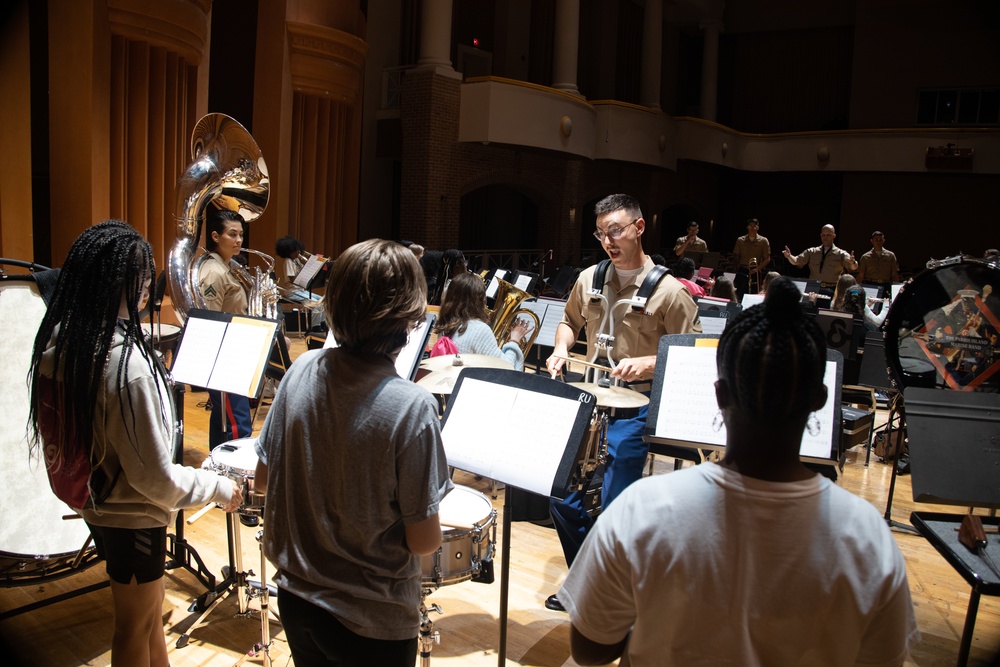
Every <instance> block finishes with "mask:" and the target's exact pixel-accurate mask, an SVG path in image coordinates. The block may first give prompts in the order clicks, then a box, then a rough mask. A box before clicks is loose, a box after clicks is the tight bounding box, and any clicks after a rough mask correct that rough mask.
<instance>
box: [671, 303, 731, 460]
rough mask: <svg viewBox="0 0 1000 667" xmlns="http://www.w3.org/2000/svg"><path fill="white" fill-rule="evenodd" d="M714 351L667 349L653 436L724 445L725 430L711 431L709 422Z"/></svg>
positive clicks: (714, 406) (713, 405)
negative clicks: (661, 390) (661, 391)
mask: <svg viewBox="0 0 1000 667" xmlns="http://www.w3.org/2000/svg"><path fill="white" fill-rule="evenodd" d="M716 319H724V318H716ZM715 352H716V348H714V347H685V346H681V345H672V346H671V347H670V352H669V353H668V354H667V363H666V367H665V368H664V375H663V393H661V394H660V406H659V409H660V411H659V413H657V416H656V433H655V435H656V436H657V437H660V438H670V439H671V440H681V441H685V442H697V443H702V444H711V445H720V446H724V445H725V444H726V427H725V426H723V427H722V428H721V429H719V430H718V431H714V430H712V421H713V420H714V419H715V414H716V413H717V412H718V411H719V404H718V403H717V402H716V400H715V381H716V380H717V379H718V374H717V372H716V368H715Z"/></svg>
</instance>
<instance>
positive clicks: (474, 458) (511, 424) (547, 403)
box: [441, 368, 596, 667]
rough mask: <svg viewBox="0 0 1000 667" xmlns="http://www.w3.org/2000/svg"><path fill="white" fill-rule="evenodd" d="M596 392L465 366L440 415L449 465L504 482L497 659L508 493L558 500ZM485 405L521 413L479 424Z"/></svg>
mask: <svg viewBox="0 0 1000 667" xmlns="http://www.w3.org/2000/svg"><path fill="white" fill-rule="evenodd" d="M595 403H596V399H595V398H594V395H593V394H591V393H589V392H585V391H581V390H580V389H579V388H577V387H573V386H572V385H567V384H565V383H562V382H557V381H556V380H551V379H549V378H547V377H544V376H542V375H535V374H531V373H519V372H517V371H513V370H501V369H496V368H466V369H465V370H463V371H462V372H461V374H460V375H459V376H458V382H457V383H456V384H455V388H454V390H453V391H452V394H451V400H449V401H448V407H447V410H446V411H445V414H444V419H443V421H442V427H441V435H442V438H443V439H444V448H445V452H446V453H447V455H448V464H449V465H451V466H454V467H456V468H460V469H462V470H466V471H468V472H471V473H474V474H477V475H482V476H483V477H488V478H490V479H494V480H497V481H499V482H503V483H504V484H506V485H507V489H508V493H506V494H504V511H503V546H502V548H501V566H500V587H501V588H500V639H499V646H498V649H497V658H498V664H499V665H500V666H501V667H503V665H505V664H506V661H507V601H508V588H509V579H510V536H511V507H510V493H509V491H510V490H511V489H512V488H513V487H516V488H520V489H524V490H526V491H531V492H534V493H538V494H541V495H545V496H554V497H556V498H563V497H565V495H566V491H567V489H568V487H569V485H570V482H571V480H572V479H573V476H574V471H575V469H576V468H577V466H578V462H579V450H580V447H581V446H582V445H583V443H584V439H585V437H586V435H587V428H588V425H589V423H590V417H591V415H592V413H593V411H594V405H595ZM485 406H490V409H491V410H493V411H497V412H499V413H501V414H517V415H518V416H519V419H517V420H514V419H500V420H497V421H496V422H495V423H493V424H491V425H490V428H489V429H486V430H484V429H483V428H482V426H483V410H484V408H485Z"/></svg>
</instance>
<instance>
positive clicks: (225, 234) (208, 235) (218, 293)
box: [198, 206, 253, 450]
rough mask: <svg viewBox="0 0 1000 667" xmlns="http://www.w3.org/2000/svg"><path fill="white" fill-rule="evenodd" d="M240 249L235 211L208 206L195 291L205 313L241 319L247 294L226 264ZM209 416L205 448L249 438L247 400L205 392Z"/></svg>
mask: <svg viewBox="0 0 1000 667" xmlns="http://www.w3.org/2000/svg"><path fill="white" fill-rule="evenodd" d="M242 246H243V218H242V217H241V216H240V214H239V213H236V212H235V211H227V210H219V209H217V208H215V207H214V206H208V207H207V209H206V211H205V247H206V248H207V249H208V253H209V259H207V260H205V263H204V264H202V267H201V274H200V282H199V285H198V286H199V288H200V289H201V295H202V297H204V299H205V306H206V307H207V308H208V309H209V310H215V311H219V312H223V313H234V314H237V315H245V314H246V312H247V293H246V292H245V291H244V290H243V285H241V284H240V281H239V280H237V279H236V276H234V275H233V274H232V271H231V269H230V266H229V260H231V259H232V258H233V257H235V256H236V255H237V254H239V252H240V248H241V247H242ZM208 395H209V396H210V397H211V400H212V414H211V416H210V417H209V428H208V448H209V450H213V449H215V448H216V447H218V446H219V445H221V444H222V443H224V442H229V441H230V440H236V439H238V438H249V437H250V433H251V432H252V431H253V423H252V422H251V419H250V399H248V398H247V397H246V396H239V395H237V394H231V393H223V392H221V391H216V390H215V389H209V390H208Z"/></svg>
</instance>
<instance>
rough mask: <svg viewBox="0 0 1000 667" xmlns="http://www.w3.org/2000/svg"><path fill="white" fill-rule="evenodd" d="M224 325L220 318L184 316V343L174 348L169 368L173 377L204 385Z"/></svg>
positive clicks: (224, 328)
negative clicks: (186, 319)
mask: <svg viewBox="0 0 1000 667" xmlns="http://www.w3.org/2000/svg"><path fill="white" fill-rule="evenodd" d="M226 326H227V323H226V322H223V321H221V320H205V319H201V318H197V317H190V318H188V321H187V324H186V325H185V326H184V345H182V346H181V348H180V349H179V350H177V354H176V356H175V357H174V364H173V366H172V367H171V369H170V374H171V375H172V376H173V377H174V380H176V381H178V382H182V383H186V384H191V385H194V386H196V387H207V386H208V379H209V378H210V377H211V376H212V368H214V367H215V360H216V358H217V357H218V356H219V347H221V346H222V339H223V337H224V336H225V335H226Z"/></svg>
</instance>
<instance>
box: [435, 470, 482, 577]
mask: <svg viewBox="0 0 1000 667" xmlns="http://www.w3.org/2000/svg"><path fill="white" fill-rule="evenodd" d="M438 516H439V517H440V519H441V533H442V540H441V546H440V547H439V548H438V550H437V551H436V552H434V553H433V554H430V555H427V556H423V557H422V558H421V559H420V570H421V575H422V580H423V582H424V584H434V585H436V586H448V585H450V584H457V583H459V582H462V581H466V580H467V579H471V578H472V577H473V576H475V575H476V574H477V573H478V572H479V569H480V566H481V563H482V562H483V561H487V560H492V558H493V545H494V543H495V542H496V516H497V512H496V510H495V509H493V504H492V503H490V499H489V498H487V497H486V496H485V495H483V494H482V493H480V492H478V491H476V490H475V489H470V488H469V487H467V486H461V485H455V488H454V489H452V490H451V492H450V493H449V494H448V495H447V496H445V497H444V499H443V500H442V501H441V508H440V510H439V512H438ZM491 528H492V530H490V529H491Z"/></svg>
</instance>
